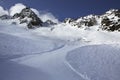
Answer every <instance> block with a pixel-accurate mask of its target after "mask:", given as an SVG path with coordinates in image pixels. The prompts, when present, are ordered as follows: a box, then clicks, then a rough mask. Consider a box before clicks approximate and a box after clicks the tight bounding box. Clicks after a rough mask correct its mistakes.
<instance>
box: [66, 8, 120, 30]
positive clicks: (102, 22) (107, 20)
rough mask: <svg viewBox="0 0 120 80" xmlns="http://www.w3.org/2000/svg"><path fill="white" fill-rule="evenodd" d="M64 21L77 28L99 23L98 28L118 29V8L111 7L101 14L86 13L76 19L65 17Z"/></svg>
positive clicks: (119, 26)
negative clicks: (86, 14)
mask: <svg viewBox="0 0 120 80" xmlns="http://www.w3.org/2000/svg"><path fill="white" fill-rule="evenodd" d="M64 23H66V24H70V25H72V26H76V27H78V28H85V29H86V28H88V27H92V26H95V25H99V26H100V27H99V29H102V30H107V31H119V29H120V10H119V9H111V10H109V11H107V12H106V13H105V14H103V15H88V16H85V17H80V18H78V19H71V18H67V19H65V20H64Z"/></svg>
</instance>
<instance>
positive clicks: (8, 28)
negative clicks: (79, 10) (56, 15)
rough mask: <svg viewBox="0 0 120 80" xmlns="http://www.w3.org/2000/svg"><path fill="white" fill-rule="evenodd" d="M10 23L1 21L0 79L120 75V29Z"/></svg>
mask: <svg viewBox="0 0 120 80" xmlns="http://www.w3.org/2000/svg"><path fill="white" fill-rule="evenodd" d="M7 23H8V24H7V25H6V24H5V22H1V24H0V80H105V79H107V80H118V79H119V76H118V74H119V67H118V66H119V52H120V51H119V49H120V47H119V42H120V36H119V35H120V33H119V32H105V31H97V30H95V29H96V28H97V27H99V25H98V26H93V27H92V28H89V29H87V30H84V29H81V28H79V29H78V28H74V27H72V26H70V25H69V24H68V25H65V24H63V23H61V24H58V25H55V26H52V27H40V28H37V29H33V30H29V29H27V28H26V27H25V26H21V25H19V26H18V25H10V24H9V21H8V22H7ZM105 44H107V45H105ZM89 45H90V46H89ZM93 45H98V46H93ZM83 46H87V47H83ZM101 51H102V52H101ZM89 52H91V54H89ZM114 53H115V54H114ZM81 56H83V57H82V58H79V57H81ZM93 56H96V58H93ZM89 57H90V58H89ZM86 58H87V59H88V60H87V59H86ZM81 59H82V60H81ZM80 61H82V62H80ZM96 61H98V62H96ZM98 63H99V64H98ZM113 64H114V65H113ZM102 66H103V67H102ZM109 66H111V67H110V68H109ZM114 66H115V67H114ZM81 69H82V70H81ZM116 69H118V70H116ZM92 72H93V73H92ZM108 73H109V74H108ZM104 75H105V76H104ZM6 76H7V77H6Z"/></svg>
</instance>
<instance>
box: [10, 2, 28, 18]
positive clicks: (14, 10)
mask: <svg viewBox="0 0 120 80" xmlns="http://www.w3.org/2000/svg"><path fill="white" fill-rule="evenodd" d="M25 7H26V6H25V5H23V4H22V3H17V4H15V5H14V6H12V7H11V8H10V10H9V12H10V15H11V16H13V15H14V14H15V13H20V12H21V11H22V9H24V8H25Z"/></svg>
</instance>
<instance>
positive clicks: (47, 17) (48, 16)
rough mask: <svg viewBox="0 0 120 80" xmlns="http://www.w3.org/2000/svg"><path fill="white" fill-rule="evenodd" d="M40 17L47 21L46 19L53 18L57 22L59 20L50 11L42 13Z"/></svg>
mask: <svg viewBox="0 0 120 80" xmlns="http://www.w3.org/2000/svg"><path fill="white" fill-rule="evenodd" d="M40 18H41V20H42V21H43V22H45V21H46V20H51V21H53V22H56V23H58V22H59V21H58V19H57V18H56V17H55V16H54V15H53V14H52V13H49V12H46V13H41V14H40Z"/></svg>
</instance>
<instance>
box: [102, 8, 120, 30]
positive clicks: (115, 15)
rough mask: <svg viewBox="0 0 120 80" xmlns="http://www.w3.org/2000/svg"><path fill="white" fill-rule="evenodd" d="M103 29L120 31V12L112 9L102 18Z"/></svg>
mask: <svg viewBox="0 0 120 80" xmlns="http://www.w3.org/2000/svg"><path fill="white" fill-rule="evenodd" d="M100 25H101V28H102V30H107V31H120V10H118V9H112V10H109V11H107V12H106V13H105V14H104V15H102V16H101V24H100Z"/></svg>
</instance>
